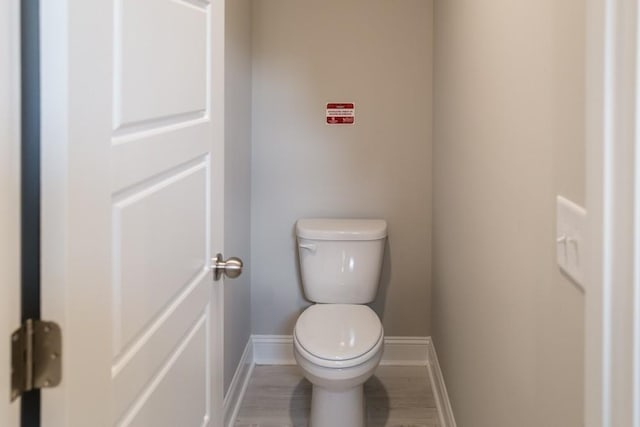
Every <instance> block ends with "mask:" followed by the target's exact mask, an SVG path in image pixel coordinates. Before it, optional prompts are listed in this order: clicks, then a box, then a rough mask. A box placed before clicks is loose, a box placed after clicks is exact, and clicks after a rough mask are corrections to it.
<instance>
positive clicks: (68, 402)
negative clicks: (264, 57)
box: [42, 0, 224, 427]
mask: <svg viewBox="0 0 640 427" xmlns="http://www.w3.org/2000/svg"><path fill="white" fill-rule="evenodd" d="M88 3H91V4H90V5H89V4H88ZM223 20H224V3H223V2H222V0H217V1H213V2H211V3H209V2H207V1H204V0H126V1H125V0H114V1H113V2H98V3H95V2H86V0H52V1H51V2H44V4H43V19H42V21H43V22H44V31H43V40H44V45H45V46H44V47H43V48H44V49H47V53H46V54H45V56H44V58H43V67H44V68H45V70H44V71H45V72H46V73H45V74H44V75H46V77H45V82H44V84H43V86H44V87H45V90H44V93H45V94H46V95H47V96H46V97H45V101H44V105H43V123H44V126H45V130H44V131H43V135H45V138H47V139H48V140H47V141H45V143H44V144H45V153H44V156H43V158H45V159H46V165H45V166H44V169H45V178H44V179H45V188H44V203H43V208H44V210H45V211H46V212H45V213H44V215H45V224H44V234H43V240H44V248H45V249H44V254H45V256H44V259H43V261H44V262H43V267H44V271H45V273H44V275H45V277H47V279H48V280H46V281H45V283H47V285H46V286H47V288H46V290H45V291H44V296H43V298H44V300H43V310H44V311H45V312H46V313H45V316H46V317H47V318H49V319H52V320H57V319H60V320H59V321H60V323H62V326H63V335H64V353H65V355H64V357H63V360H64V362H63V363H64V366H63V369H64V372H65V374H64V380H63V384H62V387H61V388H60V389H55V390H51V391H48V393H47V394H45V395H43V415H44V417H43V420H46V422H45V423H44V425H45V427H48V426H64V427H75V426H78V427H86V426H89V425H90V426H92V427H93V426H103V425H104V426H114V425H117V426H150V427H156V426H167V427H170V426H171V427H173V426H185V427H187V426H202V425H213V426H217V425H219V420H220V415H221V414H220V410H219V408H220V406H221V397H222V396H221V394H222V393H221V391H222V390H221V388H222V381H221V353H220V343H221V327H222V322H221V320H220V319H221V314H222V310H221V300H222V298H221V297H220V295H221V289H222V288H221V284H219V283H216V284H213V283H212V277H211V272H210V266H209V263H210V258H211V252H212V251H213V250H215V251H222V249H223V248H222V226H223V223H222V212H223V207H222V201H223V199H224V197H223V194H222V191H223V182H222V181H221V179H220V178H221V177H222V176H223V175H222V172H223V166H224V164H223V158H224V153H223V135H224V134H223V129H222V123H223V118H222V110H221V109H220V108H219V107H220V105H222V103H221V102H222V101H221V99H222V97H223V80H222V75H221V73H220V70H221V69H223V68H222V67H223V66H224V64H223V58H224V52H223V51H222V49H220V48H219V47H220V46H223V40H220V38H221V37H222V35H223V34H224V33H223V30H224V28H223V24H224V21H223ZM214 23H215V25H214ZM61 34H63V35H65V36H61ZM56 52H57V53H58V54H57V55H55V54H54V53H56ZM212 58H215V61H212ZM60 64H62V66H61V65H60ZM47 67H48V68H47ZM47 71H48V72H47ZM60 87H62V88H63V89H64V90H61V89H60ZM54 95H57V96H54ZM60 111H62V113H61V112H60ZM61 248H62V249H63V250H61ZM61 408H62V409H61Z"/></svg>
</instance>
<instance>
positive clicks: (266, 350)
mask: <svg viewBox="0 0 640 427" xmlns="http://www.w3.org/2000/svg"><path fill="white" fill-rule="evenodd" d="M252 338H253V360H254V362H255V364H256V365H295V364H296V360H295V359H294V357H293V336H291V335H253V336H252Z"/></svg>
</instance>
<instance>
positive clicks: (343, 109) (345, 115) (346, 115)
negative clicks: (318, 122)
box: [327, 102, 356, 125]
mask: <svg viewBox="0 0 640 427" xmlns="http://www.w3.org/2000/svg"><path fill="white" fill-rule="evenodd" d="M355 120H356V108H355V104H354V103H353V102H330V103H328V104H327V124H328V125H352V124H353V123H354V122H355Z"/></svg>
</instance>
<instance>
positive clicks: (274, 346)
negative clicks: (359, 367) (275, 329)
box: [253, 335, 430, 366]
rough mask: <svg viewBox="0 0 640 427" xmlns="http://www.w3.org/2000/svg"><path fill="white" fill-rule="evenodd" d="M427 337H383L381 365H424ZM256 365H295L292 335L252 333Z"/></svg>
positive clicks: (426, 357) (425, 362) (425, 361)
mask: <svg viewBox="0 0 640 427" xmlns="http://www.w3.org/2000/svg"><path fill="white" fill-rule="evenodd" d="M429 342H430V340H429V338H427V337H385V338H384V354H383V355H382V360H381V361H380V364H381V365H394V366H426V365H427V360H428V345H429ZM253 349H254V352H253V354H254V360H255V363H256V365H295V364H296V361H295V359H294V357H293V337H292V336H291V335H254V336H253Z"/></svg>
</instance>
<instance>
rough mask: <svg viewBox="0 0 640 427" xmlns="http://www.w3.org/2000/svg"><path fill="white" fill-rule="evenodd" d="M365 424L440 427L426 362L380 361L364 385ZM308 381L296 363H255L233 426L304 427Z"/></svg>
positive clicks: (306, 421)
mask: <svg viewBox="0 0 640 427" xmlns="http://www.w3.org/2000/svg"><path fill="white" fill-rule="evenodd" d="M364 392H365V398H366V402H367V426H368V427H383V426H385V427H401V426H402V427H441V425H440V421H439V418H438V411H437V409H436V403H435V399H434V396H433V392H432V390H431V385H430V383H429V377H428V373H427V368H426V367H416V366H380V367H378V370H377V371H376V374H375V375H374V376H373V377H372V378H370V379H369V380H368V381H367V382H366V383H365V386H364ZM310 405H311V384H310V383H309V382H308V381H307V380H306V379H305V378H304V377H303V376H302V374H301V372H300V371H299V369H298V367H297V366H256V367H255V369H254V371H253V374H252V376H251V379H250V380H249V386H248V388H247V392H246V394H245V397H244V400H243V402H242V405H241V407H240V411H239V413H238V417H237V419H236V424H235V426H236V427H249V426H251V427H285V426H288V427H305V426H308V417H309V408H310Z"/></svg>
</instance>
